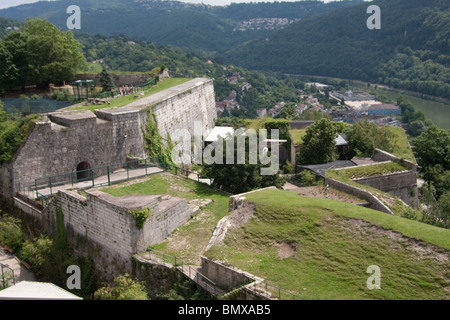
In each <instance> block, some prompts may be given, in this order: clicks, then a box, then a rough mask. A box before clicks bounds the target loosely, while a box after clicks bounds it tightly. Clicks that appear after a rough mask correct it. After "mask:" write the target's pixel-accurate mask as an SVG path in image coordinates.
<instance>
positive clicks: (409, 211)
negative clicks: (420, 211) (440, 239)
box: [401, 207, 417, 220]
mask: <svg viewBox="0 0 450 320" xmlns="http://www.w3.org/2000/svg"><path fill="white" fill-rule="evenodd" d="M401 216H402V217H403V218H406V219H410V220H417V211H416V210H414V209H413V208H411V207H405V209H403V211H402V213H401Z"/></svg>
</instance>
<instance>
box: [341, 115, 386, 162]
mask: <svg viewBox="0 0 450 320" xmlns="http://www.w3.org/2000/svg"><path fill="white" fill-rule="evenodd" d="M392 135H393V134H392V132H391V131H389V130H388V128H385V127H380V126H378V125H377V124H376V123H373V122H369V121H367V120H364V121H359V122H358V123H355V124H353V125H352V126H349V127H348V129H347V140H348V142H349V147H350V150H349V153H348V157H349V158H352V157H354V156H362V157H371V156H372V154H373V152H374V151H375V148H379V149H382V150H384V151H388V152H391V151H392V148H393V145H392Z"/></svg>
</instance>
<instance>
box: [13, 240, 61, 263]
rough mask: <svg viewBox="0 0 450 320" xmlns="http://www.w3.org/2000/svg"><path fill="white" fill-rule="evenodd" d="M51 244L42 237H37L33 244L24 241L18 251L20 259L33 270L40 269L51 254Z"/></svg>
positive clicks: (51, 242)
mask: <svg viewBox="0 0 450 320" xmlns="http://www.w3.org/2000/svg"><path fill="white" fill-rule="evenodd" d="M52 244H53V241H52V240H51V239H50V238H49V237H46V236H44V235H41V236H39V238H37V239H36V240H34V241H33V242H28V241H25V244H24V245H23V247H22V249H21V251H20V253H21V256H22V259H23V260H25V261H26V262H28V263H29V264H30V265H31V266H32V267H33V268H36V269H40V268H41V267H43V266H44V263H45V261H46V260H47V259H48V257H49V255H50V253H51V250H52Z"/></svg>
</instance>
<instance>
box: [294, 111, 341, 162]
mask: <svg viewBox="0 0 450 320" xmlns="http://www.w3.org/2000/svg"><path fill="white" fill-rule="evenodd" d="M338 129H339V127H338V126H337V125H335V124H333V122H332V121H330V120H328V119H320V120H318V121H317V122H315V123H314V124H313V125H310V126H309V127H307V128H306V135H305V136H304V137H303V147H302V148H301V149H300V155H299V157H298V163H299V164H318V163H327V162H331V161H334V160H336V157H337V155H336V153H335V152H334V150H335V147H336V141H335V139H336V135H337V133H338Z"/></svg>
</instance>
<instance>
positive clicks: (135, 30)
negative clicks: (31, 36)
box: [0, 0, 362, 53]
mask: <svg viewBox="0 0 450 320" xmlns="http://www.w3.org/2000/svg"><path fill="white" fill-rule="evenodd" d="M361 1H362V0H353V1H339V2H332V3H329V4H325V3H323V2H320V1H300V2H279V3H246V4H232V5H229V6H226V7H222V6H210V5H202V4H188V3H184V2H178V1H153V0H140V1H135V0H76V1H73V0H59V1H51V2H44V1H41V2H38V3H33V4H28V5H22V6H18V7H14V8H9V9H4V10H0V16H3V17H8V18H13V19H16V20H20V21H25V20H26V19H27V18H28V17H38V18H45V19H48V21H50V22H51V23H53V24H55V25H56V26H58V27H59V28H61V29H63V30H66V29H67V26H66V20H67V18H68V17H69V14H67V13H66V9H67V7H68V6H69V5H77V6H79V7H80V9H81V30H75V31H76V32H80V33H88V34H103V35H119V34H123V35H127V36H130V37H133V38H137V39H142V40H147V41H152V42H155V43H157V44H170V45H173V46H176V47H179V48H183V49H190V50H195V51H207V52H219V53H220V52H224V51H226V50H229V49H231V48H233V47H235V46H236V45H238V44H241V43H244V42H246V41H249V40H253V39H255V38H258V37H266V36H267V35H269V34H270V33H271V32H273V29H272V27H273V28H274V29H279V28H281V27H283V25H281V24H276V25H275V26H272V25H271V23H270V22H267V23H266V24H265V25H263V28H262V29H259V30H258V29H250V28H247V29H246V30H245V31H237V30H236V31H235V30H234V29H235V28H236V27H238V26H239V25H240V24H242V23H243V22H245V21H247V22H248V23H250V24H251V22H250V21H249V20H251V19H254V18H286V19H288V20H289V23H290V22H294V20H296V19H303V18H305V17H308V16H311V15H315V14H320V13H323V12H327V11H330V10H335V9H336V8H341V7H345V6H351V5H354V4H356V3H360V2H361Z"/></svg>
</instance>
